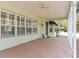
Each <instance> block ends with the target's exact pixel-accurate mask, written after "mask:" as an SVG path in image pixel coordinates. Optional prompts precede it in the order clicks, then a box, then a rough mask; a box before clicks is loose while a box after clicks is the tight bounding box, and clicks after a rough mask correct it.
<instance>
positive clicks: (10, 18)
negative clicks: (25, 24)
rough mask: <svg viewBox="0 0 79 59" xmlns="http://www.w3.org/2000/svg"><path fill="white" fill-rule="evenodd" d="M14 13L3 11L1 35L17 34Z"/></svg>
mask: <svg viewBox="0 0 79 59" xmlns="http://www.w3.org/2000/svg"><path fill="white" fill-rule="evenodd" d="M14 19H15V16H14V14H10V13H7V12H6V11H1V37H11V36H14V35H15V26H13V25H14V23H15V22H14Z"/></svg>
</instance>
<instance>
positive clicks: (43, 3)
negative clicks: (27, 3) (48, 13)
mask: <svg viewBox="0 0 79 59" xmlns="http://www.w3.org/2000/svg"><path fill="white" fill-rule="evenodd" d="M40 8H41V9H43V10H48V9H49V8H50V6H49V5H48V4H47V3H46V2H41V3H40Z"/></svg>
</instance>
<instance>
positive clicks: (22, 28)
mask: <svg viewBox="0 0 79 59" xmlns="http://www.w3.org/2000/svg"><path fill="white" fill-rule="evenodd" d="M21 35H25V27H21Z"/></svg>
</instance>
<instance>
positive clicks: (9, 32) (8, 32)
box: [1, 26, 15, 37]
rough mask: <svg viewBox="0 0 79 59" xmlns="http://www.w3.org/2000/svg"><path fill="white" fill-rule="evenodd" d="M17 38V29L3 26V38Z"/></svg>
mask: <svg viewBox="0 0 79 59" xmlns="http://www.w3.org/2000/svg"><path fill="white" fill-rule="evenodd" d="M12 36H15V27H10V26H1V37H12Z"/></svg>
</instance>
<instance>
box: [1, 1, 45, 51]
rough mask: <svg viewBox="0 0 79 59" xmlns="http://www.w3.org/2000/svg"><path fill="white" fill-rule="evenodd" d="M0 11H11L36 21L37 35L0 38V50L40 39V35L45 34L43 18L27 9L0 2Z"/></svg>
mask: <svg viewBox="0 0 79 59" xmlns="http://www.w3.org/2000/svg"><path fill="white" fill-rule="evenodd" d="M0 9H5V10H8V11H13V12H15V13H17V14H18V13H19V14H22V15H24V16H26V17H31V18H34V19H36V20H37V27H38V29H37V34H31V35H24V36H16V37H11V38H10V37H9V38H4V39H3V38H1V39H0V50H3V49H7V48H10V47H13V46H16V45H18V44H22V43H25V42H28V41H31V40H34V39H37V38H40V37H42V36H41V35H42V34H45V21H46V19H45V18H44V17H41V16H39V15H36V14H34V13H32V12H30V11H28V10H27V9H24V8H22V7H21V6H20V5H17V4H13V3H9V2H0ZM41 24H43V27H42V26H41Z"/></svg>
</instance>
